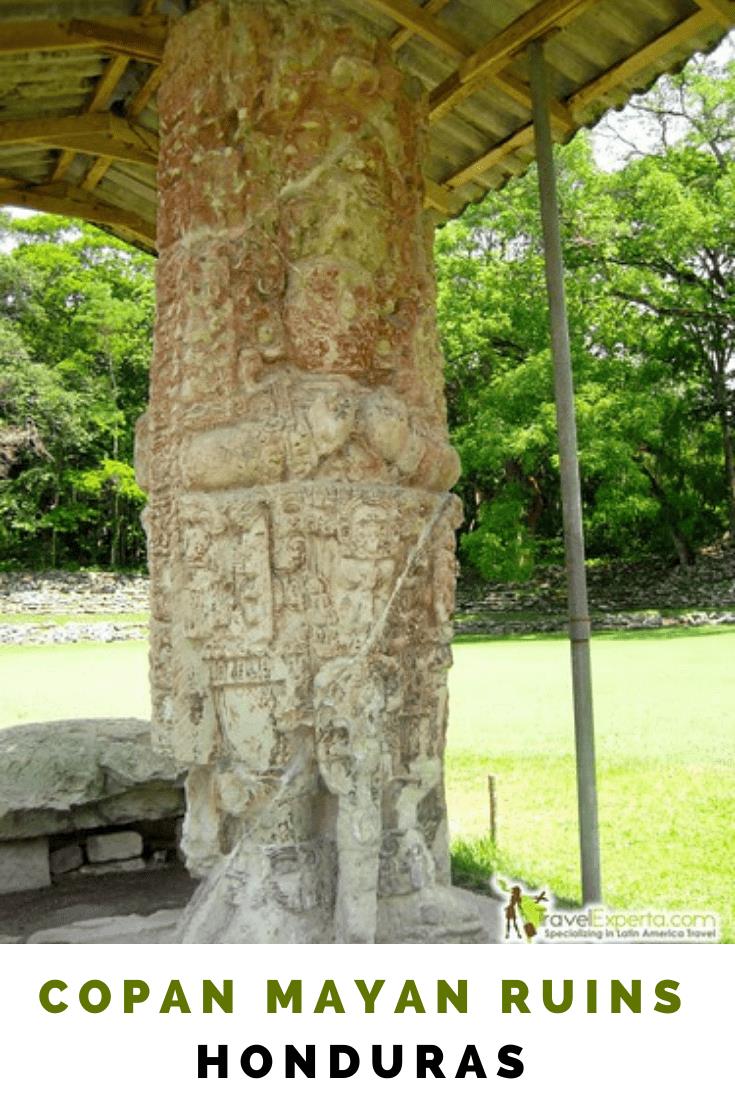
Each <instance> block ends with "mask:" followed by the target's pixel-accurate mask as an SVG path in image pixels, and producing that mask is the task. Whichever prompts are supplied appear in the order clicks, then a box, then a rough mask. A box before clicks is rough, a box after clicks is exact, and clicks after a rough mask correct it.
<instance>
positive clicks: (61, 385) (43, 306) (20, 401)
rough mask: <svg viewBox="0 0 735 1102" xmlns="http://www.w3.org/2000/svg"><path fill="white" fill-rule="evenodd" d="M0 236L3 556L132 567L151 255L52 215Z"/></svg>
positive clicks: (138, 560) (138, 549) (12, 223)
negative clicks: (136, 442)
mask: <svg viewBox="0 0 735 1102" xmlns="http://www.w3.org/2000/svg"><path fill="white" fill-rule="evenodd" d="M0 236H1V237H2V242H3V251H2V252H0V463H1V464H2V465H1V466H0V562H2V563H3V564H4V565H5V566H6V567H7V566H12V565H35V566H56V565H59V564H68V565H74V564H87V565H97V564H99V565H101V564H106V565H111V566H120V565H128V566H131V565H137V566H140V565H141V564H142V562H143V559H144V539H143V535H142V532H141V530H140V526H139V512H140V507H141V504H142V500H143V495H142V494H141V493H140V491H138V490H137V488H136V487H135V484H134V476H133V471H132V465H131V464H132V449H133V431H134V424H135V420H136V419H137V417H138V416H139V414H140V413H141V412H142V410H143V408H144V406H145V402H146V395H147V387H148V364H149V361H150V354H151V341H152V323H153V282H152V261H151V259H150V258H149V257H147V256H144V255H143V254H142V253H138V252H137V251H136V250H132V249H128V248H125V247H123V246H121V245H120V243H119V242H117V241H116V240H114V239H113V238H111V237H109V236H108V235H107V234H104V233H103V232H102V231H99V230H96V229H95V228H94V227H91V226H87V225H79V224H76V223H72V222H69V221H67V220H66V219H60V218H51V217H47V216H38V217H34V218H31V219H23V220H11V219H8V218H6V219H5V220H4V222H3V224H2V226H0Z"/></svg>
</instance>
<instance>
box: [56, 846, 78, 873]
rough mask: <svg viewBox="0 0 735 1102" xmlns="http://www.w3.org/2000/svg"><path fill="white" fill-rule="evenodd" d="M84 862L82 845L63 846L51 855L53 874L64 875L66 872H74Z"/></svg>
mask: <svg viewBox="0 0 735 1102" xmlns="http://www.w3.org/2000/svg"><path fill="white" fill-rule="evenodd" d="M83 864H84V853H83V852H82V847H81V846H78V845H76V844H72V845H69V846H62V847H61V849H55V850H54V851H53V853H52V854H51V855H50V857H49V865H50V866H51V875H52V876H63V875H64V873H66V872H73V871H74V869H78V868H79V867H80V865H83Z"/></svg>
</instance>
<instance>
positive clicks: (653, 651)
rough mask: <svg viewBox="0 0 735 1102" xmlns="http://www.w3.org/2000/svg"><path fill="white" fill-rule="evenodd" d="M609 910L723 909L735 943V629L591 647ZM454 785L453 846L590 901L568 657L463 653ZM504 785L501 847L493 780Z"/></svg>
mask: <svg viewBox="0 0 735 1102" xmlns="http://www.w3.org/2000/svg"><path fill="white" fill-rule="evenodd" d="M593 677H594V688H595V708H596V725H597V756H598V774H599V799H600V833H601V842H602V862H603V868H602V872H603V889H604V897H605V901H606V903H608V904H609V905H610V906H614V907H618V908H630V909H636V910H638V909H640V908H641V906H643V905H649V904H650V905H656V906H658V907H666V908H671V909H674V908H687V909H694V910H698V911H699V910H714V911H716V912H719V913H720V915H721V918H722V920H723V924H724V934H725V936H726V937H727V938H728V939H729V940H732V939H733V938H734V937H735V904H734V903H733V901H732V880H733V869H735V842H734V841H733V825H734V824H735V632H733V631H732V630H730V631H716V632H711V633H709V632H703V633H700V632H698V631H697V632H693V631H689V632H668V633H665V634H664V633H661V632H656V633H653V632H652V633H646V634H645V635H643V634H638V633H627V634H624V635H615V636H612V635H611V636H602V637H598V638H596V639H595V640H594V644H593ZM450 689H451V715H452V719H451V723H450V736H449V746H448V752H447V788H448V799H449V813H450V824H451V830H452V835H453V838H455V839H460V838H461V839H469V840H471V841H472V843H473V844H472V845H471V846H470V847H469V852H468V851H466V850H465V852H464V854H463V858H464V860H463V864H464V863H466V861H467V859H468V858H469V859H470V860H471V858H472V857H473V856H474V857H475V858H476V859H479V860H480V861H481V859H482V858H483V857H484V858H486V859H489V860H490V861H494V863H496V865H497V866H498V867H500V868H501V869H502V871H504V872H506V873H508V874H509V875H513V876H516V877H520V878H523V879H525V880H526V881H527V882H528V883H529V885H531V886H536V885H540V886H548V887H549V888H551V890H552V891H553V892H554V893H555V894H556V895H557V896H559V897H562V898H567V899H578V897H579V887H578V885H579V871H578V841H577V818H576V788H575V772H574V734H573V726H572V717H571V702H570V672H569V645H568V643H567V642H566V641H565V640H562V639H539V638H536V639H526V640H518V641H516V640H507V639H506V640H500V641H497V642H496V641H492V642H484V643H476V642H474V641H472V642H470V641H467V642H461V641H460V642H458V643H457V645H456V646H455V665H454V669H453V670H452V673H451V680H450ZM488 773H493V774H495V776H496V777H497V782H496V783H497V793H498V848H499V853H498V854H497V855H496V856H494V855H493V854H492V853H491V852H489V847H487V846H486V845H483V844H482V842H479V841H478V840H481V839H483V838H486V836H487V830H488V796H487V774H488Z"/></svg>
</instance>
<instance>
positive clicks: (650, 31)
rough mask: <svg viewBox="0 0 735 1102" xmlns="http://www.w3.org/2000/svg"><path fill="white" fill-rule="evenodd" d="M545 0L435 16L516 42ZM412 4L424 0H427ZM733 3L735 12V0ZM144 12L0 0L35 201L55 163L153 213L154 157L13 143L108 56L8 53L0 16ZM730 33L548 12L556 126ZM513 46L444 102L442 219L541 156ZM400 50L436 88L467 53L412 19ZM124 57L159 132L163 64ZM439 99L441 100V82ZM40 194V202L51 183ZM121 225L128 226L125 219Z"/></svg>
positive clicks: (85, 84)
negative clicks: (485, 75)
mask: <svg viewBox="0 0 735 1102" xmlns="http://www.w3.org/2000/svg"><path fill="white" fill-rule="evenodd" d="M548 2H549V0H543V2H542V0H446V2H445V3H443V4H442V3H441V0H440V2H439V3H438V4H437V3H436V2H434V3H433V4H432V12H433V14H432V16H431V18H433V19H434V21H435V24H436V26H437V27H438V28H440V29H441V28H445V29H447V30H449V31H452V32H454V33H455V35H461V36H462V37H463V38H464V40H465V42H466V53H467V54H471V53H472V52H473V51H476V50H478V49H480V48H482V47H484V46H486V45H487V44H488V43H490V42H491V41H492V40H493V39H494V38H495V37H496V36H497V35H499V34H502V35H503V36H504V39H506V40H507V38H508V36H509V35H510V34H512V33H514V31H515V30H516V29H517V28H515V27H514V24H515V21H516V20H517V19H519V18H520V17H524V16H527V15H528V13H529V12H531V11H535V14H536V16H537V19H536V26H540V24H539V22H538V19H539V18H540V17H542V16H543V15H544V11H545V10H546V8H547V4H548ZM324 4H325V7H326V8H327V9H328V10H329V11H331V12H332V13H333V14H334V15H335V16H337V17H339V18H348V19H351V20H352V22H353V23H354V24H355V25H357V26H358V27H359V28H361V29H362V30H363V31H364V32H366V33H369V34H372V35H378V36H379V37H382V38H384V39H386V40H387V41H389V42H390V40H391V39H392V38H393V36H394V35H395V33H396V32H397V31H400V30H401V26H402V24H401V22H400V13H399V12H397V13H395V14H396V15H397V18H391V16H390V15H388V14H386V11H385V10H383V9H389V8H390V4H389V3H388V0H381V3H380V4H379V5H378V6H376V5H375V4H374V3H373V2H372V0H324ZM570 4H572V0H570ZM570 4H568V5H566V8H569V7H570ZM185 6H186V5H185V3H184V0H159V3H158V6H157V8H158V11H160V12H165V13H166V14H168V15H170V16H171V17H172V18H175V17H176V16H177V14H178V13H179V12H180V11H181V10H182V8H183V7H185ZM414 6H416V7H420V6H421V5H420V4H419V3H418V2H416V3H414ZM703 7H704V4H703ZM731 8H732V12H733V20H732V22H733V23H735V2H733V3H732V4H731ZM138 10H139V2H138V0H56V2H54V0H25V2H23V3H19V2H17V0H0V176H2V177H3V178H5V180H6V179H7V177H10V178H13V179H15V180H17V182H18V184H17V186H18V187H19V188H25V189H26V192H27V194H26V199H28V198H29V196H30V195H32V194H33V185H34V184H40V183H42V182H43V181H47V182H48V181H49V180H50V179H51V174H52V173H54V172H56V175H57V185H58V186H57V192H58V191H59V188H61V189H62V190H63V186H64V185H69V186H70V187H72V188H75V189H76V192H75V194H76V196H77V199H78V197H79V196H78V192H79V189H80V188H81V187H82V185H85V182H86V186H87V187H89V186H91V185H95V186H94V188H93V190H92V191H90V192H89V194H90V197H91V199H93V200H95V201H96V202H98V203H109V204H111V205H113V206H115V207H119V208H122V209H126V210H129V211H130V212H131V213H133V214H135V215H140V216H141V217H142V218H143V219H145V220H147V221H148V222H151V223H152V221H153V219H154V217H155V205H156V179H155V170H154V168H153V167H152V166H151V167H146V166H142V165H134V164H128V163H121V162H118V161H115V162H113V163H112V164H111V165H104V164H103V165H102V166H100V163H99V161H98V160H97V159H96V158H94V157H91V156H87V155H82V154H72V153H69V154H64V153H63V152H62V151H50V150H44V149H41V148H39V147H38V146H33V145H31V144H28V145H26V146H25V147H24V146H19V145H18V144H17V142H16V143H15V144H14V145H3V144H2V125H3V123H4V122H8V121H9V120H12V119H32V118H38V117H41V118H43V117H46V116H58V115H82V114H84V112H85V110H86V109H87V106H88V105H89V103H90V98H91V96H92V95H93V93H94V89H95V88H96V87H97V86H98V82H99V81H100V80H102V79H104V74H105V73H106V72H107V71H108V67H109V65H110V62H111V55H110V54H109V52H105V49H104V48H103V47H99V46H98V47H94V46H92V45H90V48H89V49H70V50H55V51H54V52H46V53H44V52H41V51H38V50H36V51H34V52H33V53H28V52H25V53H21V52H18V53H12V52H7V51H4V50H3V48H2V46H3V26H2V25H3V22H6V23H7V22H11V21H20V20H22V21H28V20H49V19H54V20H68V19H73V18H77V19H90V20H94V19H98V20H99V19H104V18H120V17H127V16H131V15H132V14H134V13H135V12H136V11H138ZM558 10H559V9H558V7H557V8H556V9H555V11H557V12H558ZM557 21H558V20H557ZM509 28H511V30H509ZM725 31H726V26H725V25H724V22H723V20H722V18H719V19H718V17H717V16H716V15H715V14H714V13H713V12H712V11H711V10H703V8H700V6H699V4H698V3H695V0H596V2H594V0H579V4H578V5H577V7H576V9H575V12H574V14H573V15H570V16H569V18H566V17H563V18H562V19H561V24H560V26H559V27H558V28H555V27H554V26H553V25H551V23H550V24H549V33H548V36H547V58H548V62H549V67H550V75H551V83H552V87H553V90H554V94H555V96H556V97H557V100H558V101H559V102H560V104H561V106H562V107H564V108H566V109H567V111H569V112H573V115H574V120H573V121H574V126H573V127H570V129H569V131H568V132H567V133H562V132H561V131H559V132H558V135H557V136H558V137H560V138H562V139H566V138H568V137H569V136H570V135H571V133H573V131H574V129H576V128H578V127H579V126H584V125H589V124H591V123H592V122H594V121H596V120H597V119H598V118H599V117H600V115H601V114H603V113H604V111H605V110H606V109H607V108H608V107H609V106H611V105H612V106H619V105H621V104H623V103H624V102H626V100H627V99H628V98H629V97H630V95H631V94H632V93H633V92H636V91H640V90H642V89H644V88H646V87H648V86H650V84H651V83H652V82H653V81H654V80H655V79H656V77H657V76H658V75H659V74H661V73H662V72H665V71H670V70H672V69H676V68H678V67H680V65H681V63H682V62H683V61H684V60H685V59H686V58H688V57H689V56H691V54H692V53H694V52H695V51H696V50H699V49H709V48H711V47H712V46H713V45H715V44H716V42H717V41H719V40H720V39H721V38H722V36H723V35H724V33H725ZM514 44H515V47H516V49H515V50H514V51H511V52H509V53H508V54H507V56H505V55H504V59H503V66H502V76H503V77H505V78H507V79H506V82H505V84H504V85H503V83H502V81H501V83H500V84H495V83H493V81H492V80H491V79H485V80H484V81H483V82H482V83H481V84H480V85H479V86H477V87H473V89H472V92H471V94H470V95H467V96H466V97H462V96H458V97H456V100H455V99H454V98H453V100H452V103H451V109H450V110H448V111H446V113H444V114H442V112H441V109H440V110H438V111H437V112H435V114H436V117H434V118H433V120H432V123H431V126H430V130H429V149H428V151H427V156H426V161H425V166H424V167H425V173H426V175H427V177H428V178H429V179H430V180H431V181H432V183H433V184H435V185H439V186H438V187H435V188H432V189H431V201H432V203H433V204H434V206H435V207H436V211H435V213H436V216H437V219H438V220H441V219H442V218H445V217H446V216H447V215H448V214H450V213H456V212H457V211H458V210H459V209H461V207H462V206H463V205H465V204H466V203H467V202H469V201H472V200H475V199H477V198H479V197H480V196H481V195H482V194H483V193H484V191H486V190H488V189H491V188H496V187H500V186H502V184H503V183H504V182H505V180H506V179H507V178H508V176H509V175H515V174H518V173H520V172H523V171H525V169H526V168H527V167H528V164H529V163H530V162H531V160H532V159H533V140H532V139H533V134H532V131H531V130H530V129H529V124H530V107H529V105H528V102H527V101H525V97H526V94H527V84H528V73H527V66H526V62H525V55H524V47H525V44H526V42H524V41H521V40H520V39H518V38H517V36H516V37H514ZM461 46H462V43H461V42H460V47H461ZM393 48H396V47H395V46H394V47H393ZM396 56H397V60H398V62H399V64H400V65H401V66H403V67H404V68H405V70H406V71H407V72H409V73H411V74H412V75H414V76H416V77H417V78H418V79H419V80H420V81H421V83H422V84H423V86H424V87H425V88H426V90H427V92H429V93H432V92H434V93H435V92H436V89H437V88H438V87H439V85H441V84H442V82H444V81H446V80H447V78H448V77H450V76H451V75H452V74H455V73H456V72H457V69H458V67H459V65H460V63H461V61H462V60H463V59H462V58H461V57H458V56H457V52H456V50H454V52H452V50H451V49H450V50H447V49H446V48H445V47H439V46H438V45H437V44H436V42H435V41H427V40H426V39H425V38H424V37H422V36H421V35H419V34H416V33H406V32H405V30H404V31H403V33H402V34H401V45H400V48H397V49H396ZM119 64H120V63H118V65H119ZM120 67H121V68H125V73H124V75H123V76H122V77H120V78H119V80H118V82H117V84H116V85H115V87H114V89H113V90H112V93H111V102H112V104H113V108H114V110H115V111H119V112H120V113H122V114H126V113H128V114H129V113H130V112H131V111H132V112H133V113H134V114H135V119H136V125H139V126H141V127H143V128H145V129H148V130H150V131H156V130H157V127H158V116H157V112H156V107H155V95H152V97H151V98H150V99H149V101H148V102H147V103H146V104H145V105H143V104H141V103H140V102H139V100H138V93H139V91H140V89H141V88H142V87H144V86H145V85H146V82H147V81H148V80H149V78H151V77H152V76H154V74H155V67H154V65H153V64H151V63H149V62H147V61H140V60H138V61H136V60H130V62H129V63H128V64H127V66H120ZM524 85H525V86H526V90H525V91H524ZM433 103H434V105H435V106H436V94H435V95H434V98H433ZM559 115H560V117H561V115H562V112H561V108H560V109H559ZM7 133H8V134H9V132H7ZM475 165H476V167H473V166H475ZM90 172H91V176H89V174H90ZM84 194H86V192H85V193H84ZM5 195H7V187H5V190H4V191H3V197H5ZM38 198H39V201H40V198H41V197H40V195H39V196H38ZM440 208H441V209H440ZM120 233H121V236H124V237H126V239H128V238H129V237H130V234H129V233H128V231H127V230H125V231H124V232H123V231H120Z"/></svg>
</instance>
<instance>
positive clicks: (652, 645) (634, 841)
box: [0, 630, 735, 940]
mask: <svg viewBox="0 0 735 1102" xmlns="http://www.w3.org/2000/svg"><path fill="white" fill-rule="evenodd" d="M146 653H147V646H146V644H145V643H142V642H129V643H114V644H94V643H89V644H87V643H78V644H75V645H63V646H44V647H32V646H31V647H3V648H2V649H1V650H0V681H1V683H2V685H3V692H2V698H1V699H0V725H2V726H6V725H8V724H11V723H28V722H33V721H35V720H43V719H54V718H57V719H59V718H71V717H74V716H84V715H86V716H93V715H111V716H126V715H130V716H146V715H147V713H148V682H147V658H146ZM593 670H594V681H595V699H596V719H597V743H598V766H599V783H600V829H601V837H602V850H603V854H602V856H603V885H604V894H605V901H606V902H607V903H608V904H609V905H611V906H615V907H619V908H623V907H625V908H632V909H636V910H639V909H640V908H641V907H643V906H648V905H652V906H657V907H666V908H687V909H695V910H701V911H705V910H714V911H717V912H719V913H720V915H721V917H722V919H723V922H724V933H725V936H726V937H727V938H728V939H729V940H733V939H734V938H735V903H734V902H733V899H732V879H733V869H734V868H735V842H734V841H733V825H734V824H735V631H732V630H729V631H728V630H720V631H713V632H710V631H692V630H690V631H688V632H685V631H681V632H679V631H672V632H666V633H664V632H655V633H653V632H652V633H645V634H642V633H628V634H624V635H607V636H602V637H599V638H597V639H595V641H594V648H593ZM569 681H570V678H569V647H568V644H567V643H566V641H565V640H562V639H556V638H554V639H549V638H532V639H518V640H516V639H512V640H509V639H504V640H492V641H489V642H487V641H476V640H472V641H459V642H458V643H457V645H456V647H455V665H454V668H453V670H452V673H451V681H450V689H451V721H450V733H449V745H448V751H447V786H448V797H449V815H450V824H451V829H452V835H453V838H454V839H455V840H457V841H458V840H466V841H468V842H469V843H470V846H469V851H465V857H469V858H470V859H472V858H475V859H477V860H479V861H482V859H484V858H486V857H488V856H491V858H492V860H493V862H495V863H496V864H497V867H499V868H500V869H501V870H502V871H504V872H505V873H507V874H508V875H511V876H515V877H519V878H523V879H525V880H526V881H527V882H528V883H529V884H530V885H531V886H534V887H535V886H537V885H539V886H541V885H543V886H547V887H549V888H550V889H551V890H552V891H553V892H554V893H555V894H556V895H557V896H559V897H561V898H565V899H576V898H578V891H579V890H578V856H577V854H578V849H577V823H576V791H575V776H574V756H573V747H574V736H573V729H572V721H571V703H570V685H569ZM488 773H493V774H495V776H496V777H497V792H498V803H499V823H498V846H499V852H498V854H497V855H494V854H493V855H490V854H489V853H488V847H487V845H486V844H485V843H486V835H487V824H488V799H487V774H488Z"/></svg>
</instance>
